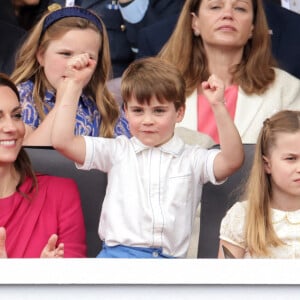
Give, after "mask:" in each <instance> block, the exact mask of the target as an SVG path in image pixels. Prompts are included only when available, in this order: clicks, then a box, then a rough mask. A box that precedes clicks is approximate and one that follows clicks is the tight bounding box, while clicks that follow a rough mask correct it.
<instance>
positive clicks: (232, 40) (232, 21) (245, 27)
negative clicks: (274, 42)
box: [192, 0, 254, 49]
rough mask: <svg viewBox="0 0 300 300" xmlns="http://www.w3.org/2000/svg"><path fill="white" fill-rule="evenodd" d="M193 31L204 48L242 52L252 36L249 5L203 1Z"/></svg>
mask: <svg viewBox="0 0 300 300" xmlns="http://www.w3.org/2000/svg"><path fill="white" fill-rule="evenodd" d="M192 27H193V30H194V32H195V33H196V34H200V36H201V37H202V40H203V44H204V46H205V47H218V48H223V49H224V47H225V48H229V49H231V48H232V49H235V48H237V49H241V48H243V47H244V46H245V44H246V43H247V41H248V40H249V39H250V38H251V36H252V31H253V27H254V26H253V5H252V1H251V0H202V2H201V4H200V7H199V10H198V14H197V12H196V14H195V15H193V23H192Z"/></svg>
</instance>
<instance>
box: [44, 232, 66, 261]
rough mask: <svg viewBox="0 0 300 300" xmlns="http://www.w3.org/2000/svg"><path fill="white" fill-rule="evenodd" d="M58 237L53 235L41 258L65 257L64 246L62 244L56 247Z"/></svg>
mask: <svg viewBox="0 0 300 300" xmlns="http://www.w3.org/2000/svg"><path fill="white" fill-rule="evenodd" d="M57 240H58V236H57V235H56V234H52V235H51V236H50V238H49V240H48V243H47V245H46V246H45V248H44V249H43V251H42V253H41V258H63V257H64V244H63V243H60V244H58V246H57V247H56V243H57Z"/></svg>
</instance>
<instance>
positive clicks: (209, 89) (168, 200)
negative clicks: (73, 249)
mask: <svg viewBox="0 0 300 300" xmlns="http://www.w3.org/2000/svg"><path fill="white" fill-rule="evenodd" d="M89 68H90V59H89V57H88V55H85V54H83V55H81V56H80V57H74V59H73V60H72V62H71V63H70V66H69V71H68V72H67V74H66V78H65V80H64V82H63V84H62V85H61V87H60V89H59V91H58V99H59V101H60V105H59V106H58V108H57V110H56V115H55V122H54V126H53V130H52V143H53V146H54V147H55V148H56V149H57V150H58V151H60V152H61V153H62V154H63V155H65V156H66V157H68V158H69V159H71V160H74V161H75V162H76V163H77V166H78V167H79V168H81V169H86V170H89V169H99V170H101V171H103V172H107V173H108V186H107V193H106V197H105V199H104V202H103V206H102V212H101V217H100V225H99V235H100V238H101V239H102V240H103V247H102V250H101V252H100V253H99V255H98V257H126V258H128V257H134V258H165V257H176V258H183V257H186V254H187V251H188V247H189V240H190V236H191V233H192V226H193V220H194V217H195V212H196V208H197V205H198V203H199V201H200V199H201V192H202V185H203V184H204V183H205V182H207V181H211V182H213V183H215V184H218V183H221V182H222V181H224V180H225V179H226V177H228V176H229V175H231V174H232V173H233V172H234V171H235V170H236V169H238V168H239V167H240V166H241V164H242V162H243V158H244V153H243V148H242V143H241V139H240V136H239V134H238V131H237V129H236V128H235V126H234V124H233V121H232V120H231V118H230V116H229V114H228V112H227V109H226V107H225V105H224V98H223V94H224V84H223V82H221V81H220V80H219V79H217V78H215V76H211V77H210V78H209V80H208V81H207V82H204V83H203V84H202V88H203V92H204V93H205V95H206V96H207V98H208V99H209V101H210V105H211V107H212V110H213V112H214V114H215V118H216V121H217V125H218V129H219V135H220V140H221V150H207V149H204V148H202V147H200V146H190V145H185V144H184V143H183V141H182V140H181V139H180V138H179V137H178V136H176V135H174V128H175V125H176V123H178V122H180V121H181V120H182V118H183V116H184V111H185V84H184V80H183V78H182V76H181V75H180V73H179V71H178V70H177V69H176V68H175V67H174V66H173V65H171V64H169V63H167V62H165V61H163V60H161V59H159V58H147V59H142V60H137V61H135V62H133V63H132V64H131V65H130V66H129V67H128V68H127V70H126V71H125V72H124V74H123V77H122V85H121V90H122V97H123V100H124V107H125V112H126V116H127V119H128V122H129V126H130V130H131V134H132V138H131V139H128V138H127V137H125V136H120V137H117V138H116V139H105V138H100V137H87V136H74V133H73V132H74V130H73V129H74V122H75V115H76V107H77V103H76V99H78V95H80V92H81V88H83V87H84V82H85V79H84V78H85V77H86V76H88V72H89Z"/></svg>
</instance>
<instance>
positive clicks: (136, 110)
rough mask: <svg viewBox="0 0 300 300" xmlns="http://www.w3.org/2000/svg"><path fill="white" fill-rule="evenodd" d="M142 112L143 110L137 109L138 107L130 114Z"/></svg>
mask: <svg viewBox="0 0 300 300" xmlns="http://www.w3.org/2000/svg"><path fill="white" fill-rule="evenodd" d="M142 111H143V110H142V109H141V108H138V107H136V108H133V109H132V112H135V113H140V112H142Z"/></svg>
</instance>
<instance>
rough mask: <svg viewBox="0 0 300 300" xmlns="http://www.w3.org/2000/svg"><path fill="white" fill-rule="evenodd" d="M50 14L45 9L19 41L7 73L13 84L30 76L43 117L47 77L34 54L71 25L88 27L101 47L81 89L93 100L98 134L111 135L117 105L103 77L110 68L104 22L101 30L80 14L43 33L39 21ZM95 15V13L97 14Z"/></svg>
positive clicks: (117, 114) (80, 27)
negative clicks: (99, 124) (14, 60)
mask: <svg viewBox="0 0 300 300" xmlns="http://www.w3.org/2000/svg"><path fill="white" fill-rule="evenodd" d="M49 14H51V12H49V11H47V12H46V13H45V14H44V15H43V16H42V17H41V19H40V21H39V22H38V23H37V24H36V25H35V26H34V27H33V29H32V31H31V32H30V33H29V35H28V37H27V38H26V40H25V41H24V43H23V44H22V46H21V48H20V50H19V51H18V53H17V57H16V66H15V70H14V72H13V73H12V75H11V78H12V80H13V81H14V82H15V84H19V83H21V82H24V81H27V80H32V81H33V82H34V90H33V99H34V103H35V105H36V108H37V111H38V113H39V116H40V118H41V119H42V120H43V119H44V118H45V114H44V112H43V109H42V107H43V100H41V99H44V97H45V93H46V90H47V79H46V76H45V74H44V71H43V68H41V67H40V64H39V62H38V60H37V58H36V55H37V52H38V51H40V50H41V51H45V50H46V49H47V47H48V46H49V44H50V43H51V41H52V40H54V39H58V38H59V37H61V36H62V35H63V34H65V33H66V32H68V31H69V30H72V29H82V30H84V29H92V30H94V31H95V32H97V33H98V34H99V35H100V41H101V42H102V47H101V49H100V51H99V55H98V64H97V66H96V69H95V72H94V74H93V76H92V78H91V80H90V81H89V83H88V84H87V86H86V87H85V89H84V93H85V94H86V95H87V96H89V97H91V98H92V99H93V100H94V101H95V102H96V104H97V107H98V109H99V112H100V115H101V118H102V122H101V126H100V130H99V132H100V135H101V136H104V137H113V135H114V127H115V124H116V122H117V119H118V117H119V106H118V104H117V102H116V101H115V99H114V97H113V96H112V94H111V93H110V92H109V90H108V89H107V85H106V84H107V81H108V80H109V79H111V74H112V69H111V60H110V51H109V41H108V37H107V32H106V28H105V25H104V23H103V22H102V20H101V19H100V18H99V21H100V22H101V24H102V32H100V30H99V29H98V28H97V26H96V25H95V24H94V23H92V22H91V21H89V20H87V19H84V18H80V17H66V18H63V19H60V20H58V21H56V22H55V23H53V24H52V25H51V26H49V27H48V28H47V29H46V30H45V32H44V33H43V30H42V29H43V24H44V21H45V18H46V17H47V16H48V15H49ZM97 18H98V17H97Z"/></svg>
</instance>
